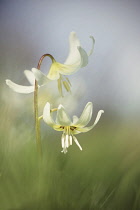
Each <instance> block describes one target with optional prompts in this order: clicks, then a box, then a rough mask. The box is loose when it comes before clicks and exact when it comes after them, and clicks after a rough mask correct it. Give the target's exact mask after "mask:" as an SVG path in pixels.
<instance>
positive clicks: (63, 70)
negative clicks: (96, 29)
mask: <svg viewBox="0 0 140 210" xmlns="http://www.w3.org/2000/svg"><path fill="white" fill-rule="evenodd" d="M90 38H91V39H92V43H93V44H92V48H91V51H90V52H89V53H88V54H87V53H86V51H85V50H84V49H83V48H82V47H81V44H80V41H79V39H78V38H77V35H76V33H75V32H71V33H70V37H69V54H68V57H67V59H66V61H65V62H64V64H62V63H59V62H57V61H56V60H55V59H54V58H53V56H51V55H49V54H47V55H49V57H50V58H51V60H52V64H51V67H50V70H49V73H48V74H47V75H45V74H43V73H42V72H41V71H39V70H38V69H36V68H32V70H31V71H30V70H25V71H24V73H25V76H26V77H27V79H28V81H29V82H30V84H31V85H32V86H22V85H18V84H16V83H14V82H12V81H11V80H6V84H7V85H8V86H9V87H10V88H12V89H13V90H14V91H15V92H18V93H31V92H33V91H34V81H35V79H36V80H37V81H38V84H39V86H42V85H45V84H46V83H48V82H49V81H51V80H57V81H58V90H59V92H60V94H61V95H62V96H63V91H62V87H64V88H65V89H66V91H68V92H70V86H71V83H70V81H69V79H68V78H67V77H66V75H71V74H74V73H75V72H76V71H78V70H79V69H80V68H82V67H85V66H86V65H87V64H88V56H89V55H91V54H92V52H93V49H94V43H95V40H94V38H93V37H92V36H91V37H90Z"/></svg>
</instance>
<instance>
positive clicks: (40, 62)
mask: <svg viewBox="0 0 140 210" xmlns="http://www.w3.org/2000/svg"><path fill="white" fill-rule="evenodd" d="M46 56H48V57H50V58H51V60H52V61H54V60H55V59H54V58H53V56H52V55H50V54H44V55H42V57H41V58H40V60H39V62H38V65H37V69H38V70H40V67H41V64H42V61H43V59H44V58H45V57H46ZM34 114H35V131H36V145H37V150H38V153H39V156H40V157H42V146H41V133H40V120H39V117H38V82H37V80H35V90H34Z"/></svg>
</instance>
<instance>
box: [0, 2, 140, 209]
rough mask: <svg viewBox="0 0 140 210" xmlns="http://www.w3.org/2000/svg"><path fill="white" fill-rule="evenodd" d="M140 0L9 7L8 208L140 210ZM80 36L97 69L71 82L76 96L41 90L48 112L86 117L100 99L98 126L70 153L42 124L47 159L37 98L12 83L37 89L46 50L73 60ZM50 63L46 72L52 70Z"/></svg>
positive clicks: (4, 134) (4, 114) (3, 125)
mask: <svg viewBox="0 0 140 210" xmlns="http://www.w3.org/2000/svg"><path fill="white" fill-rule="evenodd" d="M139 10H140V1H139V0H134V1H131V0H122V1H121V0H118V1H115V0H106V1H103V0H100V1H97V0H96V1H95V0H86V1H85V0H75V1H74V0H72V1H69V0H68V1H67V0H58V1H57V0H52V1H48V0H40V1H39V0H24V1H23V0H11V1H10V0H1V1H0V29H1V30H0V57H1V61H0V67H1V68H0V96H1V99H0V114H1V121H0V210H31V209H33V210H36V209H38V210H46V209H48V210H53V209H55V210H56V209H58V210H59V209H61V210H62V209H64V210H65V209H68V210H74V209H75V210H87V209H90V210H99V209H103V210H139V209H140V164H139V163H140V132H139V124H140V108H139V107H140V44H139V43H140V27H139V23H140V13H139ZM71 31H75V32H76V33H77V35H78V37H79V39H80V41H81V45H82V47H83V48H84V49H85V50H86V51H89V50H90V48H91V40H90V39H89V36H90V35H93V36H94V38H95V41H96V43H95V49H94V53H93V55H91V56H90V58H89V64H88V66H87V67H85V68H83V69H81V70H79V71H78V72H77V73H76V74H74V75H71V76H69V79H70V80H71V83H72V94H71V95H69V94H67V93H65V97H64V98H60V96H59V94H58V90H57V84H56V83H55V82H53V83H52V84H50V85H48V86H46V87H44V88H42V89H41V90H40V91H39V97H40V99H39V100H40V102H39V110H40V114H41V113H42V110H43V106H44V105H45V103H46V102H47V101H49V102H50V103H52V104H53V105H54V107H56V106H58V105H59V104H60V103H62V104H63V105H64V106H65V107H66V108H67V109H68V111H69V114H70V115H71V116H72V115H73V114H76V115H78V116H80V114H81V111H82V110H83V108H84V106H85V104H86V103H87V102H88V101H91V102H93V105H94V113H93V118H92V121H91V123H93V122H94V119H95V117H96V114H97V112H98V110H99V109H103V110H104V111H105V113H104V115H103V116H102V117H101V120H100V122H99V123H98V125H97V126H96V128H95V129H94V130H92V131H90V132H88V133H85V134H79V135H78V136H77V137H78V140H79V142H80V144H81V145H82V147H83V151H82V152H81V151H80V150H79V149H78V147H77V146H76V145H73V146H72V147H70V148H69V151H68V153H67V154H66V155H64V154H62V153H61V152H60V151H61V144H60V138H61V133H59V132H56V131H53V130H52V129H51V128H49V127H48V126H47V125H45V123H43V122H42V123H41V132H42V148H43V160H42V164H40V163H39V160H38V155H37V151H36V145H35V131H34V114H33V95H32V94H29V95H20V94H18V93H15V92H13V91H12V90H11V89H9V88H8V86H6V84H5V79H11V80H12V81H14V82H16V83H19V84H22V85H28V82H27V81H26V78H25V77H24V74H23V72H24V70H25V69H29V70H30V69H31V68H33V67H36V66H37V63H38V60H39V58H40V57H41V56H42V55H43V54H44V53H50V54H52V55H53V56H54V58H55V59H56V60H57V61H58V62H61V63H63V62H64V61H65V59H66V57H67V55H68V49H69V44H68V38H69V34H70V32H71ZM50 64H51V61H50V60H49V58H46V59H45V60H44V61H43V64H42V67H41V70H42V71H43V72H44V73H47V72H48V70H49V66H50Z"/></svg>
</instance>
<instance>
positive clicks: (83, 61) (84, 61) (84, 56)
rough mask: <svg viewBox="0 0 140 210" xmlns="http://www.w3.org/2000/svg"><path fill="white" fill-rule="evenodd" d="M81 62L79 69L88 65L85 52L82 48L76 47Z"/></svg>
mask: <svg viewBox="0 0 140 210" xmlns="http://www.w3.org/2000/svg"><path fill="white" fill-rule="evenodd" d="M78 50H79V53H80V56H81V58H80V59H81V61H80V68H82V67H85V66H86V65H87V64H88V55H87V53H86V51H85V50H84V49H83V48H82V47H78Z"/></svg>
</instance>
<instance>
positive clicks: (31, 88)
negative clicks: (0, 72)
mask: <svg viewBox="0 0 140 210" xmlns="http://www.w3.org/2000/svg"><path fill="white" fill-rule="evenodd" d="M6 84H7V85H8V86H9V87H10V88H11V89H12V90H14V91H15V92H17V93H25V94H28V93H32V92H34V86H22V85H18V84H16V83H14V82H12V81H11V80H9V79H7V80H6Z"/></svg>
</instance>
